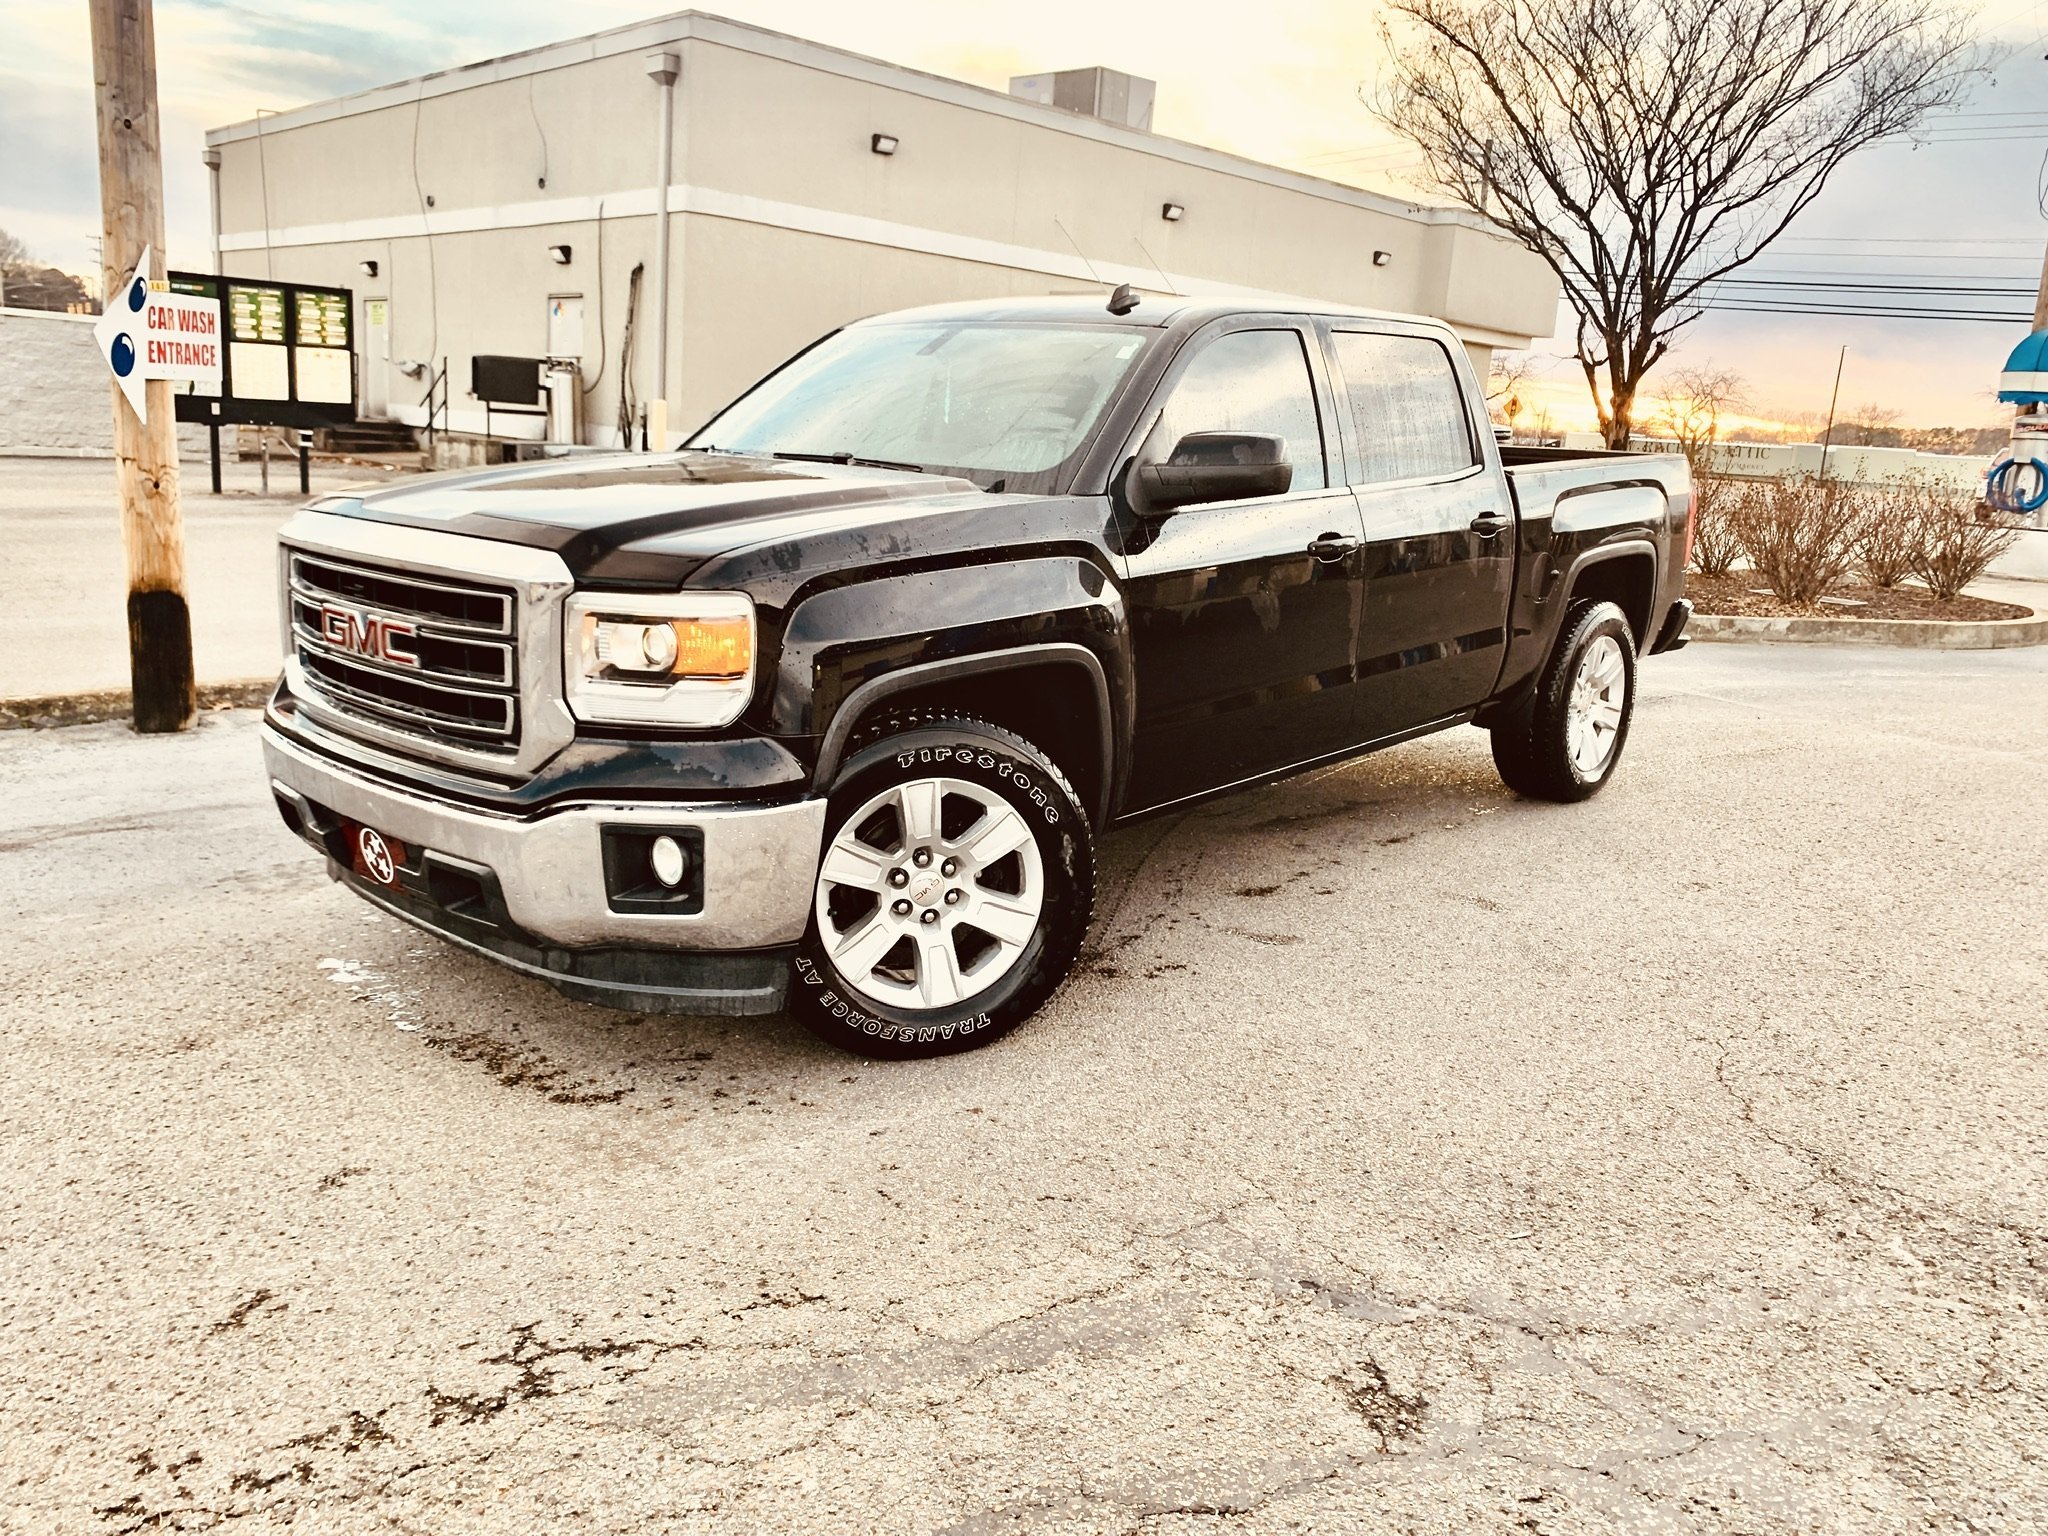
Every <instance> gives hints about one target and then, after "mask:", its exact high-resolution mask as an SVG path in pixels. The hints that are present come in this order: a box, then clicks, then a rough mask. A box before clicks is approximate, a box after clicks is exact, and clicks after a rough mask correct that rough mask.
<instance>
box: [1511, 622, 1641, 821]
mask: <svg viewBox="0 0 2048 1536" xmlns="http://www.w3.org/2000/svg"><path fill="white" fill-rule="evenodd" d="M1635 708H1636V643H1635V635H1634V632H1633V631H1631V630H1630V629H1629V626H1628V617H1627V615H1625V614H1624V613H1623V612H1622V611H1621V609H1620V608H1618V607H1616V606H1615V605H1614V604H1613V603H1585V604H1582V605H1580V606H1579V607H1577V608H1575V609H1573V610H1572V611H1571V613H1570V614H1569V615H1568V616H1567V618H1566V620H1565V628H1564V634H1563V635H1562V636H1560V637H1559V639H1558V643H1557V649H1556V651H1554V652H1553V653H1552V655H1551V658H1550V661H1549V663H1548V665H1546V666H1545V667H1544V669H1543V674H1542V676H1541V677H1539V678H1538V679H1537V682H1536V689H1535V692H1534V693H1533V694H1532V695H1531V696H1530V697H1529V699H1528V700H1527V701H1526V702H1525V703H1524V704H1523V705H1522V706H1521V707H1520V708H1519V709H1517V710H1516V711H1515V712H1514V713H1513V714H1511V715H1509V716H1508V717H1507V718H1506V719H1504V720H1502V721H1500V722H1499V723H1497V724H1496V725H1495V726H1494V727H1493V763H1494V766H1495V767H1496V768H1498V769H1499V770H1500V776H1501V779H1502V781H1503V782H1504V783H1506V785H1507V787H1508V788H1509V789H1512V790H1513V791H1514V792H1515V793H1516V794H1518V795H1524V796H1527V797H1528V798H1530V799H1532V800H1556V801H1561V802H1565V803H1569V802H1572V801H1576V800H1585V799H1588V798H1589V797H1591V796H1593V795H1596V794H1598V793H1599V792H1600V790H1601V788H1602V787H1603V786H1604V785H1605V784H1606V783H1607V781H1608V780H1609V779H1611V778H1613V777H1614V767H1615V764H1617V763H1618V762H1620V761H1621V749H1622V748H1623V747H1624V746H1626V745H1627V744H1628V728H1629V723H1630V721H1632V720H1633V719H1634V718H1635Z"/></svg>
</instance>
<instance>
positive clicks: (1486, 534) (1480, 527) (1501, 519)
mask: <svg viewBox="0 0 2048 1536" xmlns="http://www.w3.org/2000/svg"><path fill="white" fill-rule="evenodd" d="M1514 526H1515V520H1514V519H1513V518H1512V517H1509V516H1508V515H1507V514H1506V513H1503V512H1482V513H1480V514H1479V515H1478V516H1477V517H1475V518H1473V519H1472V531H1473V532H1474V533H1476V534H1478V535H1479V537H1481V538H1482V539H1490V538H1492V537H1493V536H1494V535H1495V534H1496V533H1499V532H1501V530H1503V529H1505V528H1512V527H1514Z"/></svg>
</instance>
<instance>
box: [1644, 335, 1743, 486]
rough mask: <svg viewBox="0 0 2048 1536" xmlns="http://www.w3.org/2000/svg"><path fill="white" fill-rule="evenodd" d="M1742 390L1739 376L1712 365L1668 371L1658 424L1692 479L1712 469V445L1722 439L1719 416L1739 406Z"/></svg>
mask: <svg viewBox="0 0 2048 1536" xmlns="http://www.w3.org/2000/svg"><path fill="white" fill-rule="evenodd" d="M1745 388H1746V386H1745V384H1744V383H1743V379H1742V375H1741V374H1739V373H1736V372H1734V371H1733V370H1731V369H1727V368H1716V367H1714V366H1713V365H1712V364H1711V363H1709V364H1706V365H1705V366H1702V367H1699V368H1674V369H1673V370H1672V371H1671V380H1670V383H1669V385H1668V386H1667V387H1666V388H1665V390H1664V411H1663V414H1662V416H1661V417H1659V419H1658V425H1659V427H1660V428H1661V429H1662V430H1663V432H1664V434H1665V435H1666V436H1667V437H1670V438H1672V439H1673V440H1674V441H1676V442H1677V444H1678V451H1679V452H1680V453H1682V454H1684V455H1685V462H1686V463H1687V464H1689V465H1690V466H1691V467H1692V473H1693V478H1694V479H1695V480H1697V479H1699V478H1700V477H1701V476H1702V475H1705V474H1707V473H1708V472H1709V471H1710V470H1711V469H1712V467H1713V462H1712V461H1713V457H1714V444H1716V443H1718V442H1719V441H1720V440H1721V416H1722V413H1723V412H1725V411H1729V410H1732V409H1733V408H1734V407H1736V406H1738V405H1740V404H1741V403H1742V397H1743V391H1744V389H1745Z"/></svg>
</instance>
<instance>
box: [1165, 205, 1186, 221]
mask: <svg viewBox="0 0 2048 1536" xmlns="http://www.w3.org/2000/svg"><path fill="white" fill-rule="evenodd" d="M1187 215H1188V211H1187V209H1185V208H1183V207H1181V205H1180V204H1179V203H1161V204H1160V205H1159V217H1161V218H1162V219H1164V220H1166V222H1167V223H1169V224H1178V223H1179V222H1180V221H1181V220H1182V219H1184V218H1186V217H1187Z"/></svg>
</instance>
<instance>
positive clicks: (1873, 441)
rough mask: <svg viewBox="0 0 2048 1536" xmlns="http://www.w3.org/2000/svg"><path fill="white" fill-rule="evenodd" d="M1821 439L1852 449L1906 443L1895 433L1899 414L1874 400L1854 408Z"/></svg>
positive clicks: (1900, 433)
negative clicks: (1846, 445)
mask: <svg viewBox="0 0 2048 1536" xmlns="http://www.w3.org/2000/svg"><path fill="white" fill-rule="evenodd" d="M1824 435H1825V436H1826V438H1827V440H1828V441H1829V442H1830V443H1833V444H1836V445H1841V444H1844V443H1846V444H1848V445H1849V446H1851V447H1856V448H1897V447H1900V446H1901V445H1902V444H1903V443H1904V442H1905V440H1906V439H1905V434H1904V433H1903V432H1901V431H1900V430H1899V413H1898V412H1897V411H1895V410H1893V409H1892V408H1891V407H1889V406H1886V405H1880V404H1878V403H1877V402H1876V401H1874V400H1873V401H1871V402H1870V403H1869V404H1867V405H1862V406H1858V407H1857V408H1856V409H1855V410H1853V411H1851V412H1850V413H1849V414H1848V415H1847V416H1845V417H1844V418H1843V419H1842V420H1840V421H1838V422H1836V423H1835V426H1834V430H1833V431H1832V432H1829V433H1826V434H1824Z"/></svg>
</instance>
